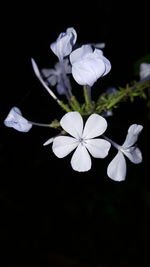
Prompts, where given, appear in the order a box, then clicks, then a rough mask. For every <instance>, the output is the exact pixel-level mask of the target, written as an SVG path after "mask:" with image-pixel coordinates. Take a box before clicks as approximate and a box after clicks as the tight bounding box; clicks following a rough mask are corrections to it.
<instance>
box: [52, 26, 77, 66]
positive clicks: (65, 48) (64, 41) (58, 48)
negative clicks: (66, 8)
mask: <svg viewBox="0 0 150 267" xmlns="http://www.w3.org/2000/svg"><path fill="white" fill-rule="evenodd" d="M76 40H77V33H76V31H75V29H74V28H68V29H67V30H66V32H62V33H60V34H59V36H58V38H57V40H56V41H55V42H53V43H52V44H51V45H50V48H51V50H52V51H53V53H54V54H55V55H56V56H57V57H58V58H59V60H60V61H61V60H63V58H64V57H65V56H68V55H69V54H70V53H71V51H72V47H73V45H74V44H75V42H76Z"/></svg>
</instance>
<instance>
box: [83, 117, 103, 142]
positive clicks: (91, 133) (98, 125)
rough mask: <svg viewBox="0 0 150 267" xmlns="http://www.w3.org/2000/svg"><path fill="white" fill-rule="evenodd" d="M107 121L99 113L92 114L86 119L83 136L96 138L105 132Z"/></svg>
mask: <svg viewBox="0 0 150 267" xmlns="http://www.w3.org/2000/svg"><path fill="white" fill-rule="evenodd" d="M106 128H107V121H106V120H105V119H104V118H103V117H102V116H100V115H98V114H92V115H91V116H90V117H89V118H88V119H87V121H86V124H85V127H84V131H83V135H82V138H84V139H85V138H86V139H89V138H94V137H97V136H99V135H101V134H103V133H104V132H105V130H106Z"/></svg>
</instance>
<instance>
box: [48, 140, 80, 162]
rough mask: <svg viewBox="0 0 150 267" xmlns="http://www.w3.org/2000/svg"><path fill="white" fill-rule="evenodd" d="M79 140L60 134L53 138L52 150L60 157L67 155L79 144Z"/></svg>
mask: <svg viewBox="0 0 150 267" xmlns="http://www.w3.org/2000/svg"><path fill="white" fill-rule="evenodd" d="M78 144H79V143H78V141H77V140H76V139H75V138H73V137H70V136H58V137H56V138H55V139H54V140H53V145H52V151H53V153H54V154H55V155H56V156H57V157H58V158H64V157H66V156H67V155H68V154H69V153H70V152H72V151H73V150H74V149H75V148H76V147H77V146H78Z"/></svg>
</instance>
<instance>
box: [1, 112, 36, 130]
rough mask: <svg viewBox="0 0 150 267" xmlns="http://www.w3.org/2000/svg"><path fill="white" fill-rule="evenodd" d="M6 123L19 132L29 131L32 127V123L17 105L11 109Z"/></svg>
mask: <svg viewBox="0 0 150 267" xmlns="http://www.w3.org/2000/svg"><path fill="white" fill-rule="evenodd" d="M4 124H5V126H7V127H11V128H14V129H15V130H17V131H19V132H28V131H29V130H30V129H31V128H32V124H31V123H30V122H29V121H28V120H26V119H25V118H24V117H23V116H22V113H21V111H20V109H19V108H17V107H13V108H12V109H11V110H10V112H9V113H8V115H7V117H6V119H5V120H4Z"/></svg>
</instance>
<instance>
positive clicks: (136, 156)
mask: <svg viewBox="0 0 150 267" xmlns="http://www.w3.org/2000/svg"><path fill="white" fill-rule="evenodd" d="M131 148H133V150H131V151H130V152H128V151H127V150H122V152H123V153H124V154H125V155H126V156H127V158H128V159H129V160H131V162H133V163H135V164H138V163H141V162H142V153H141V151H140V149H139V148H138V147H131Z"/></svg>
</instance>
